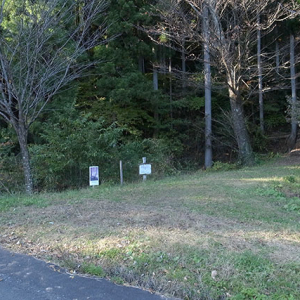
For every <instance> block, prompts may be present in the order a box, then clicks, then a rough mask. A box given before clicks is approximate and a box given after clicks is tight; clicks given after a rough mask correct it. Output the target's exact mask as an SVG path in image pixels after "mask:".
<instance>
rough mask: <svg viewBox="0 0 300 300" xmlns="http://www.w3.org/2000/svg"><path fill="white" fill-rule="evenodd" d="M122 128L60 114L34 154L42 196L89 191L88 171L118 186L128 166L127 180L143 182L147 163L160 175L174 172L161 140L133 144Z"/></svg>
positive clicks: (44, 130)
mask: <svg viewBox="0 0 300 300" xmlns="http://www.w3.org/2000/svg"><path fill="white" fill-rule="evenodd" d="M125 132H126V131H125V129H124V128H120V127H119V126H118V125H117V124H112V125H110V126H108V127H105V125H104V121H103V120H101V119H100V120H97V121H93V120H90V119H89V116H81V115H79V114H78V112H77V111H76V110H75V109H69V110H68V111H64V112H63V113H62V112H61V113H56V114H55V116H54V119H53V120H52V121H48V122H46V123H44V124H42V133H41V134H40V135H41V137H42V139H43V143H41V144H38V145H32V146H31V148H30V151H31V158H32V166H33V172H34V180H35V185H36V186H37V187H38V189H39V190H41V189H46V190H61V189H65V188H74V187H81V186H86V185H87V184H88V168H89V166H92V165H97V166H99V170H100V178H101V181H112V182H117V181H118V180H119V161H120V160H122V161H123V169H124V180H125V181H132V180H136V179H138V165H139V164H140V163H142V157H143V156H146V157H147V160H148V162H149V163H150V162H151V163H153V169H154V171H155V173H156V174H157V175H159V174H163V173H165V172H166V171H167V172H170V169H172V167H171V155H170V154H169V150H168V149H167V148H166V146H165V145H164V143H163V142H162V141H160V140H151V139H146V140H138V139H134V140H130V139H128V138H127V137H126V138H125V137H124V133H125Z"/></svg>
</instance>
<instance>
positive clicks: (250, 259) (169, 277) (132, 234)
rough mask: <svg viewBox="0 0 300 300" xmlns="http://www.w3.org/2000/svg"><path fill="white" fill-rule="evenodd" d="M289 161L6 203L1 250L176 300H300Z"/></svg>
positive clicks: (298, 173) (298, 181) (296, 184)
mask: <svg viewBox="0 0 300 300" xmlns="http://www.w3.org/2000/svg"><path fill="white" fill-rule="evenodd" d="M295 163H296V164H295ZM295 163H294V164H291V161H286V160H279V161H273V162H269V163H267V164H264V165H261V166H257V167H253V168H245V169H240V170H231V171H227V172H224V171H218V172H198V173H195V174H193V175H186V176H178V177H172V178H168V179H165V180H161V181H148V182H146V183H140V184H130V185H125V186H123V187H119V186H100V187H99V188H94V189H86V190H81V191H69V192H64V193H59V194H40V195H35V196H34V197H31V198H27V197H24V196H18V197H16V196H10V197H6V198H4V197H2V198H0V211H1V213H0V232H1V234H0V242H1V244H2V245H3V246H4V247H7V248H11V249H13V250H15V251H19V252H25V253H30V254H32V255H35V256H37V257H40V258H43V259H46V260H51V261H54V262H57V263H59V264H60V265H62V266H65V267H67V268H69V269H70V270H71V271H73V272H76V273H80V272H81V273H83V272H85V273H89V274H93V275H97V276H103V277H107V278H109V279H111V280H112V281H114V282H116V283H118V284H131V285H135V286H140V287H143V288H146V289H148V290H151V291H154V292H159V293H163V294H165V295H168V296H175V297H178V298H181V299H226V298H230V299H278V300H279V299H280V300H281V299H288V300H292V299H300V254H299V253H300V233H299V229H300V203H299V195H300V166H299V164H298V163H299V161H296V162H295Z"/></svg>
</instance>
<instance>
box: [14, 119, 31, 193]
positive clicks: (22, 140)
mask: <svg viewBox="0 0 300 300" xmlns="http://www.w3.org/2000/svg"><path fill="white" fill-rule="evenodd" d="M16 132H17V135H18V141H19V145H20V149H21V156H22V165H23V171H24V180H25V191H26V193H27V194H29V195H30V194H32V193H33V182H32V172H31V166H30V156H29V149H28V143H27V136H28V131H27V129H26V127H25V124H24V122H20V123H19V126H18V128H17V130H16Z"/></svg>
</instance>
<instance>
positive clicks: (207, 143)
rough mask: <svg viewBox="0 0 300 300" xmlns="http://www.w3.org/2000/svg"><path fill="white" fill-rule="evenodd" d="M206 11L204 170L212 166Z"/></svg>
mask: <svg viewBox="0 0 300 300" xmlns="http://www.w3.org/2000/svg"><path fill="white" fill-rule="evenodd" d="M208 22H209V20H208V9H207V6H206V5H204V8H203V26H202V28H203V36H204V80H205V83H204V85H205V168H210V167H211V166H212V142H211V135H212V128H211V69H210V51H209V45H208V43H209V25H208Z"/></svg>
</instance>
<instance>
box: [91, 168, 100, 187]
mask: <svg viewBox="0 0 300 300" xmlns="http://www.w3.org/2000/svg"><path fill="white" fill-rule="evenodd" d="M89 174H90V185H91V186H92V185H99V167H98V166H92V167H90V172H89Z"/></svg>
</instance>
